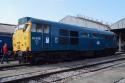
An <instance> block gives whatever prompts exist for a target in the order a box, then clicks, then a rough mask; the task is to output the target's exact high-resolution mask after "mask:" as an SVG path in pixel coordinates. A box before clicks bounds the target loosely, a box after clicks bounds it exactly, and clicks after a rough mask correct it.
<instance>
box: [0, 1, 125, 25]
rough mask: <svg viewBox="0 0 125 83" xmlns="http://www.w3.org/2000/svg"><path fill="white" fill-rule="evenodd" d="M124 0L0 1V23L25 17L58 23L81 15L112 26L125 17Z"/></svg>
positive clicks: (10, 22) (15, 21) (13, 21)
mask: <svg viewBox="0 0 125 83" xmlns="http://www.w3.org/2000/svg"><path fill="white" fill-rule="evenodd" d="M124 9H125V0H0V23H9V24H17V22H18V19H19V18H22V17H26V16H30V17H34V18H39V19H45V20H50V21H57V22H58V21H59V20H61V19H62V18H64V17H65V16H67V15H71V16H77V15H83V16H86V17H91V18H93V19H98V20H100V21H104V22H108V23H109V24H112V23H114V22H116V21H118V20H120V19H122V18H124V17H125V10H124Z"/></svg>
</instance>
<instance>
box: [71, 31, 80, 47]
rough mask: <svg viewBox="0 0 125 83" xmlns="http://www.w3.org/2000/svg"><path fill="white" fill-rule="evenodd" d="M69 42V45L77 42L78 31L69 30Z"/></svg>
mask: <svg viewBox="0 0 125 83" xmlns="http://www.w3.org/2000/svg"><path fill="white" fill-rule="evenodd" d="M70 44H71V45H77V44H79V33H78V31H70Z"/></svg>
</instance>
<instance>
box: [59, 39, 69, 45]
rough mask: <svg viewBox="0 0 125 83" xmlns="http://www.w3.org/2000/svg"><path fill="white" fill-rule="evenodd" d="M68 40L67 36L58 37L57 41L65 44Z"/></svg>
mask: <svg viewBox="0 0 125 83" xmlns="http://www.w3.org/2000/svg"><path fill="white" fill-rule="evenodd" d="M68 41H69V38H68V37H59V43H60V44H64V45H66V44H68V43H69V42H68Z"/></svg>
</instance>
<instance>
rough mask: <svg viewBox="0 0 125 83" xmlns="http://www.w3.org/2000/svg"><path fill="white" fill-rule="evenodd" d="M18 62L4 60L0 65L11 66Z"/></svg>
mask: <svg viewBox="0 0 125 83" xmlns="http://www.w3.org/2000/svg"><path fill="white" fill-rule="evenodd" d="M18 64H19V62H18V61H9V63H6V62H4V64H1V63H0V67H4V66H12V65H18Z"/></svg>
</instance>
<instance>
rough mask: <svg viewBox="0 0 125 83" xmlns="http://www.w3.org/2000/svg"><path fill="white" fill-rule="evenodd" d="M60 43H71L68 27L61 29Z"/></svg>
mask: <svg viewBox="0 0 125 83" xmlns="http://www.w3.org/2000/svg"><path fill="white" fill-rule="evenodd" d="M59 43H60V44H62V45H67V44H68V43H69V31H68V30H66V29H60V30H59Z"/></svg>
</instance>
